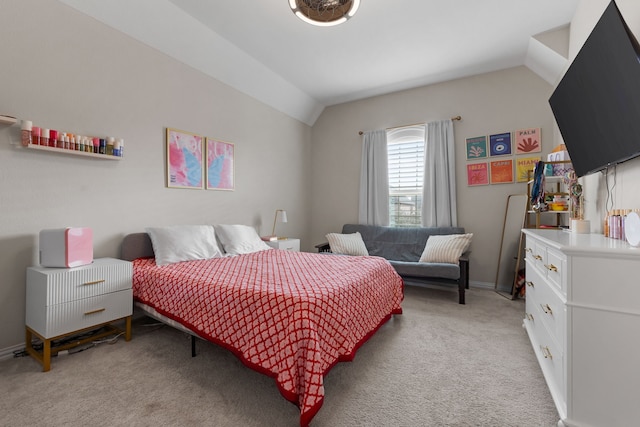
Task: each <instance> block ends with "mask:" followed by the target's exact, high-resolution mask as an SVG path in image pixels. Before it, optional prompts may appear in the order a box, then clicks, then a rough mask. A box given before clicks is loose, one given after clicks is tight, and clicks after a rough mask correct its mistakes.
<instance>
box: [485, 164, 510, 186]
mask: <svg viewBox="0 0 640 427" xmlns="http://www.w3.org/2000/svg"><path fill="white" fill-rule="evenodd" d="M489 176H490V177H491V183H492V184H508V183H512V182H513V159H508V160H495V161H493V162H491V164H490V166H489Z"/></svg>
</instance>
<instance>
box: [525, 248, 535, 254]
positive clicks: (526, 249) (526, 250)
mask: <svg viewBox="0 0 640 427" xmlns="http://www.w3.org/2000/svg"><path fill="white" fill-rule="evenodd" d="M524 251H525V252H529V253H530V254H532V253H533V249H531V248H524Z"/></svg>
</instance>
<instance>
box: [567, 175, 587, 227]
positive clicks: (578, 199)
mask: <svg viewBox="0 0 640 427" xmlns="http://www.w3.org/2000/svg"><path fill="white" fill-rule="evenodd" d="M563 180H564V183H565V185H566V186H567V190H568V191H569V205H570V211H571V213H570V218H571V219H578V220H583V219H584V206H583V195H582V185H581V184H580V183H579V182H578V176H577V175H576V173H575V171H574V170H573V169H569V170H568V171H567V172H565V174H564V178H563Z"/></svg>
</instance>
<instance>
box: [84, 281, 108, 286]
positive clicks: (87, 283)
mask: <svg viewBox="0 0 640 427" xmlns="http://www.w3.org/2000/svg"><path fill="white" fill-rule="evenodd" d="M104 282H105V279H102V280H94V281H93V282H86V283H83V284H82V286H85V285H97V284H98V283H104Z"/></svg>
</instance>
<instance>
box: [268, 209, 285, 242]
mask: <svg viewBox="0 0 640 427" xmlns="http://www.w3.org/2000/svg"><path fill="white" fill-rule="evenodd" d="M278 218H280V221H279V222H287V211H285V210H284V209H276V214H275V216H274V217H273V230H271V235H272V236H273V237H275V236H276V224H277V223H278Z"/></svg>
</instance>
